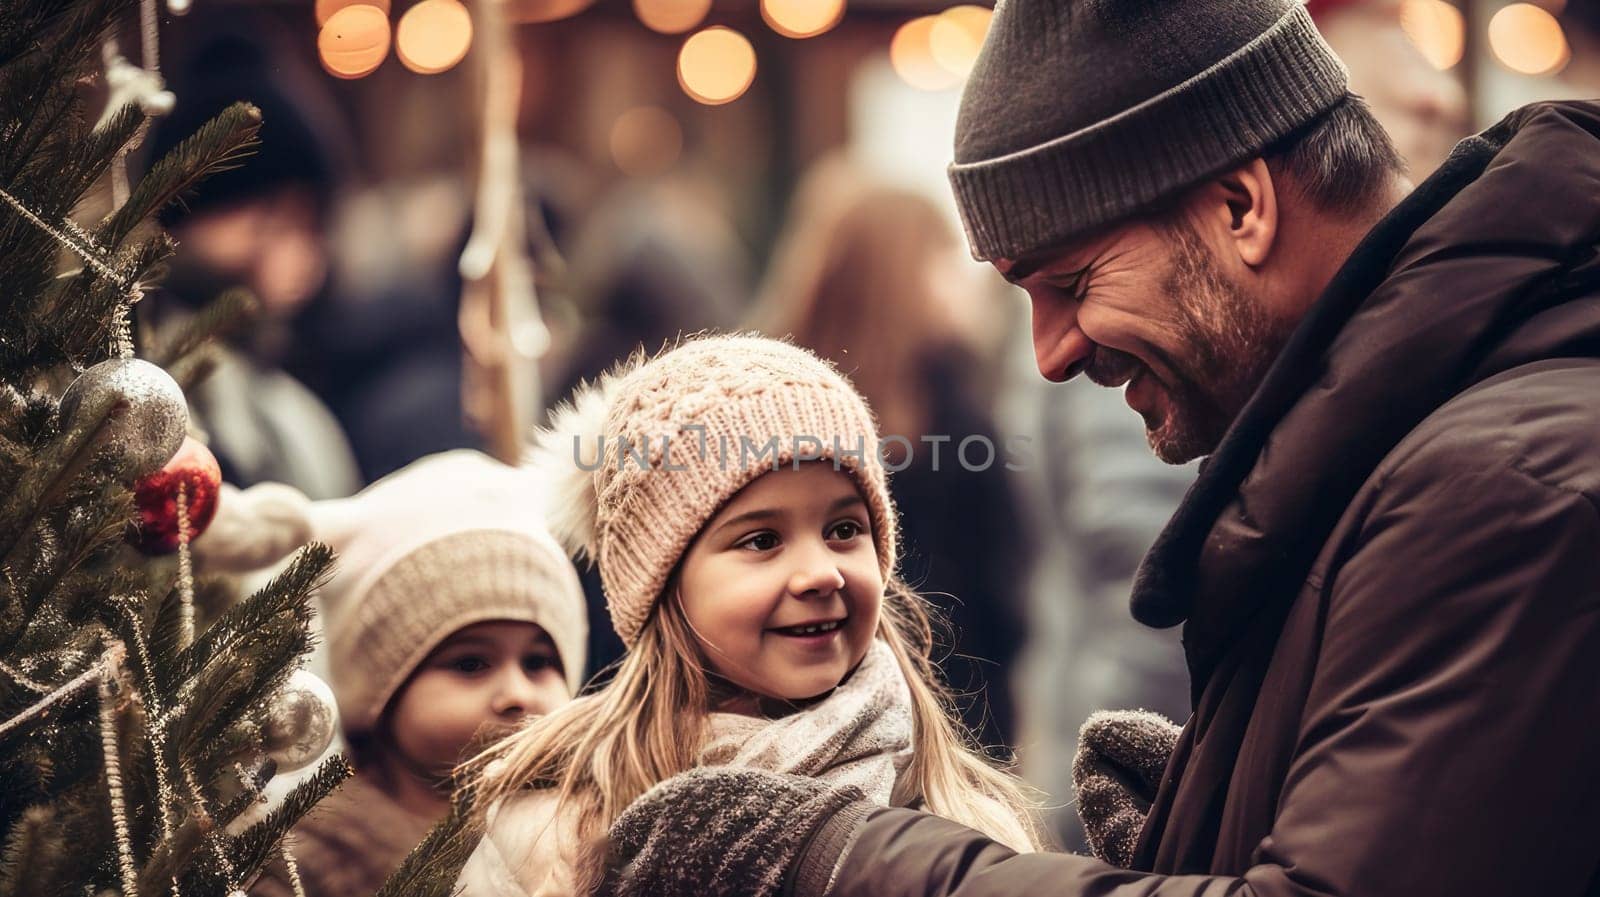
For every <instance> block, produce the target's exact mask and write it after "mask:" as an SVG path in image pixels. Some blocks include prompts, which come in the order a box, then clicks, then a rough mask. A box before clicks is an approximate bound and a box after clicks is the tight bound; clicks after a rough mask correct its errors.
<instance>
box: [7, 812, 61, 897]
mask: <svg viewBox="0 0 1600 897" xmlns="http://www.w3.org/2000/svg"><path fill="white" fill-rule="evenodd" d="M55 823H56V814H55V811H54V810H53V809H51V808H50V807H30V808H29V809H28V810H27V811H26V812H24V813H23V814H22V818H21V819H20V820H18V822H17V824H16V825H14V826H12V827H11V830H10V833H9V835H8V837H7V838H6V844H5V851H4V853H3V854H0V897H20V895H22V894H23V893H25V892H24V891H23V888H25V887H27V886H28V883H27V878H28V877H29V874H30V872H31V871H32V870H34V869H37V868H39V867H41V866H43V865H44V856H45V854H47V853H48V852H50V851H51V850H52V849H53V848H54V847H55V844H53V843H52V842H53V841H54V835H55V834H56V832H55Z"/></svg>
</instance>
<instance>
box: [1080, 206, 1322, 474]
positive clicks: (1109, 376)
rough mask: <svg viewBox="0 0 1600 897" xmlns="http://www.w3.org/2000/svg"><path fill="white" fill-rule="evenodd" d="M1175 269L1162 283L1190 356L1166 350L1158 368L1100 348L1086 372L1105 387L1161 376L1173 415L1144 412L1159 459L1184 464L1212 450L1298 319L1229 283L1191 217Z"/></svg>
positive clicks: (1180, 232) (1183, 228) (1177, 231)
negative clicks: (1283, 316) (1280, 315)
mask: <svg viewBox="0 0 1600 897" xmlns="http://www.w3.org/2000/svg"><path fill="white" fill-rule="evenodd" d="M1168 232H1169V233H1170V234H1171V236H1172V238H1173V243H1172V246H1173V249H1172V261H1171V268H1170V270H1169V271H1168V272H1167V276H1166V278H1165V279H1164V280H1163V282H1162V289H1163V290H1164V291H1165V292H1166V294H1167V296H1168V297H1170V298H1171V300H1172V308H1173V312H1174V314H1173V324H1174V325H1175V326H1176V327H1177V331H1178V337H1179V341H1180V343H1181V345H1182V347H1183V348H1182V350H1181V351H1182V352H1184V355H1183V356H1164V357H1163V358H1162V359H1161V360H1162V361H1163V362H1164V363H1165V365H1166V366H1167V368H1168V369H1169V372H1168V373H1166V374H1163V375H1157V374H1156V372H1155V371H1154V370H1152V369H1150V368H1149V367H1148V366H1146V365H1145V364H1144V363H1142V362H1141V361H1139V359H1137V358H1135V357H1134V356H1133V355H1130V354H1128V353H1126V352H1121V351H1118V350H1116V349H1111V348H1108V347H1105V346H1097V347H1096V348H1095V350H1094V354H1093V356H1092V357H1091V358H1090V360H1089V364H1088V365H1087V367H1086V368H1085V370H1084V373H1085V375H1086V376H1087V377H1088V378H1089V379H1090V380H1092V381H1094V382H1095V383H1099V384H1101V385H1107V384H1118V383H1125V382H1127V381H1128V380H1130V379H1132V378H1133V377H1135V376H1138V375H1140V374H1141V373H1142V374H1144V375H1146V376H1149V377H1154V378H1155V379H1156V380H1157V382H1158V383H1159V384H1160V388H1161V389H1162V391H1164V392H1165V393H1166V396H1167V403H1166V405H1167V413H1166V414H1165V415H1162V414H1161V411H1160V409H1152V410H1151V411H1149V412H1146V413H1145V414H1144V415H1143V416H1144V419H1145V421H1144V422H1145V436H1146V438H1147V439H1148V440H1149V441H1150V448H1151V450H1152V451H1154V452H1155V454H1156V457H1158V458H1160V459H1161V460H1162V461H1165V462H1167V463H1168V464H1183V463H1185V462H1188V461H1192V460H1194V459H1195V458H1198V457H1200V456H1201V455H1206V454H1210V453H1211V452H1212V451H1214V450H1215V449H1216V447H1217V444H1218V443H1219V442H1221V441H1222V436H1223V434H1224V433H1226V432H1227V430H1228V427H1229V426H1231V425H1232V423H1233V419H1234V418H1235V417H1237V416H1238V414H1239V411H1240V409H1242V408H1244V405H1245V402H1246V401H1248V400H1249V398H1250V396H1251V394H1252V393H1254V392H1255V389H1256V387H1257V386H1258V385H1260V383H1261V380H1262V378H1264V377H1265V376H1266V373H1267V368H1269V367H1270V366H1271V365H1272V361H1273V359H1275V358H1277V356H1278V353H1279V352H1280V351H1282V349H1283V346H1284V343H1286V342H1287V341H1288V339H1289V333H1290V332H1291V331H1292V330H1293V329H1294V322H1293V321H1283V320H1279V319H1276V318H1274V317H1272V316H1271V315H1270V314H1268V312H1267V310H1266V309H1265V308H1263V307H1262V306H1261V304H1260V303H1259V302H1257V301H1256V300H1254V299H1252V298H1251V297H1250V296H1248V295H1246V294H1245V292H1244V291H1243V290H1242V289H1240V288H1239V287H1238V286H1237V285H1236V284H1234V283H1233V282H1231V281H1229V280H1228V279H1227V277H1225V276H1224V275H1223V273H1222V271H1221V270H1220V269H1219V268H1218V267H1217V265H1216V262H1215V261H1214V260H1213V259H1212V257H1211V250H1210V248H1209V247H1207V246H1206V244H1205V243H1204V242H1203V241H1202V240H1201V239H1200V235H1199V234H1197V233H1195V232H1194V230H1193V228H1191V227H1190V226H1189V225H1188V224H1187V223H1179V224H1178V225H1177V226H1176V227H1172V228H1168Z"/></svg>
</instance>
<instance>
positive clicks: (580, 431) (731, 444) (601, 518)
mask: <svg viewBox="0 0 1600 897" xmlns="http://www.w3.org/2000/svg"><path fill="white" fill-rule="evenodd" d="M807 460H825V461H830V462H832V463H834V464H835V465H836V466H837V467H838V468H839V469H840V470H842V471H844V472H846V473H848V474H850V475H851V476H852V477H853V478H854V479H855V481H856V486H857V488H858V489H859V490H860V492H861V495H862V498H863V499H864V500H865V501H866V503H867V509H868V513H869V515H870V516H871V518H872V537H873V541H874V542H875V544H876V546H877V553H878V565H879V568H880V569H881V570H882V572H883V575H884V577H885V578H888V576H889V575H890V574H892V573H893V571H894V568H895V550H896V532H897V524H896V520H895V512H894V506H893V504H892V503H891V501H890V499H889V490H888V482H887V474H886V472H885V470H884V467H883V463H882V460H881V459H880V458H879V455H878V433H877V426H876V424H875V422H874V420H873V416H872V411H871V410H870V409H869V408H868V407H867V403H866V400H865V399H863V398H862V397H861V394H860V393H858V392H857V391H856V389H855V388H854V387H853V386H851V385H850V382H849V381H848V380H846V379H845V378H844V377H843V376H842V375H841V374H840V373H839V372H838V371H837V370H835V369H834V367H833V366H832V365H831V364H829V363H828V362H826V361H824V360H823V359H821V358H818V357H817V356H816V355H814V354H812V353H811V352H809V351H807V350H805V349H802V348H800V347H798V346H795V345H792V344H790V343H786V342H782V341H779V340H775V339H770V338H767V337H762V336H755V335H747V334H731V335H713V336H697V337H694V338H691V339H688V340H686V341H684V342H682V343H680V344H679V345H678V346H676V347H674V348H672V349H670V350H667V351H665V352H663V353H661V354H659V355H656V356H654V357H649V356H646V355H645V354H644V353H642V352H641V353H636V354H635V355H634V356H633V357H632V358H630V359H628V360H627V361H625V362H623V363H622V364H620V365H618V366H617V367H616V368H614V369H613V370H611V371H610V372H608V373H606V374H603V375H601V376H600V377H599V378H598V379H597V380H596V381H595V382H593V383H591V384H585V385H583V386H580V387H579V388H578V389H577V390H576V391H575V393H574V394H573V397H572V398H571V399H570V400H569V401H567V402H565V403H563V404H562V405H560V406H559V407H558V408H557V409H556V411H555V412H554V414H553V415H552V417H551V424H550V426H549V427H548V428H547V429H543V430H540V431H539V432H538V434H537V435H536V437H535V439H534V444H533V446H532V448H531V450H530V452H529V455H528V458H527V461H526V465H527V466H529V467H532V468H533V469H534V470H536V471H537V472H538V473H539V474H540V475H541V477H543V478H544V479H546V481H547V488H546V490H545V496H546V499H547V500H548V501H549V502H550V504H549V505H548V506H547V507H546V509H545V515H544V516H545V519H546V521H547V524H548V525H549V527H550V531H551V532H552V533H553V534H554V535H555V536H556V537H557V539H559V540H560V541H561V543H562V544H563V545H564V546H565V547H566V548H567V550H568V551H569V552H572V553H573V554H575V555H580V556H584V557H587V558H589V559H590V560H591V561H593V562H595V563H597V564H598V565H599V567H600V579H601V583H602V585H603V586H604V589H605V595H606V607H607V609H608V610H609V611H610V614H611V621H612V623H613V625H614V626H615V627H616V631H617V634H618V635H619V636H620V637H621V638H622V641H623V643H624V644H627V645H629V646H631V645H633V643H634V642H635V641H636V640H637V639H638V637H639V632H640V630H641V629H643V627H644V624H645V621H646V620H647V619H648V618H649V615H650V612H651V610H652V608H653V607H654V606H655V602H656V598H657V597H658V596H659V595H660V594H661V592H662V590H663V589H664V588H665V587H666V583H667V579H668V577H669V576H670V575H671V573H672V570H673V569H674V568H675V567H676V566H677V564H678V560H679V559H680V558H681V557H682V556H683V553H684V552H685V551H687V550H688V547H689V544H690V543H691V542H692V541H693V540H694V537H695V536H696V535H697V534H698V533H699V532H700V530H701V529H702V528H703V527H704V526H705V524H706V522H707V521H709V520H710V519H711V518H712V517H713V516H715V515H716V513H717V511H718V510H719V509H720V508H721V507H722V506H723V505H724V504H726V503H727V502H728V500H729V499H731V498H732V497H733V496H734V495H735V494H736V493H737V492H738V491H739V490H740V489H743V488H744V487H745V486H747V485H749V484H750V483H751V482H752V481H754V480H755V479H756V478H757V477H759V476H761V475H762V474H764V473H768V472H771V471H773V470H777V469H780V468H782V467H784V466H789V465H796V464H798V463H800V462H802V461H807Z"/></svg>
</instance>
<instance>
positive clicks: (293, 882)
mask: <svg viewBox="0 0 1600 897" xmlns="http://www.w3.org/2000/svg"><path fill="white" fill-rule="evenodd" d="M278 844H279V847H280V849H281V850H282V851H283V864H284V866H286V867H288V869H289V887H291V888H293V889H294V897H306V886H305V885H304V884H302V883H301V882H300V864H299V863H296V862H295V861H294V854H293V853H292V852H291V851H290V850H289V836H288V835H284V836H283V840H282V841H280V842H278Z"/></svg>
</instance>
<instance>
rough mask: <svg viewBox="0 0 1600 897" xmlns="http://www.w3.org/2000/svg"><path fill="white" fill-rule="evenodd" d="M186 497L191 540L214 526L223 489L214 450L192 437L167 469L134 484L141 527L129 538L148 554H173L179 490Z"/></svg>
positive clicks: (176, 543) (174, 456) (176, 534)
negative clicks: (212, 523) (213, 518)
mask: <svg viewBox="0 0 1600 897" xmlns="http://www.w3.org/2000/svg"><path fill="white" fill-rule="evenodd" d="M180 488H182V489H183V490H184V492H185V494H186V498H187V501H186V502H185V503H186V505H187V506H188V511H189V541H190V542H193V541H194V540H195V539H197V538H199V537H200V534H201V533H203V532H205V531H206V527H207V526H210V525H211V518H212V517H214V516H216V513H217V495H218V493H219V492H220V490H221V488H222V468H221V467H218V466H217V459H216V458H215V457H214V456H213V455H212V454H211V451H210V450H209V449H207V448H206V447H205V446H204V445H202V444H201V443H200V441H199V440H197V439H195V438H194V437H192V436H185V437H184V438H183V445H182V447H180V448H179V449H178V453H177V454H176V455H173V456H172V460H170V461H168V462H167V463H166V465H165V466H164V467H162V468H161V469H160V470H158V471H156V472H155V473H152V474H149V475H148V476H143V477H140V478H139V479H138V480H136V481H134V484H133V490H134V496H133V502H134V506H135V507H137V508H138V510H139V528H138V530H137V532H135V533H134V534H132V535H131V536H130V539H129V541H131V542H133V544H134V545H135V546H137V547H138V549H139V550H140V551H142V552H144V553H145V554H171V553H172V552H174V551H177V550H178V491H179V489H180Z"/></svg>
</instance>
